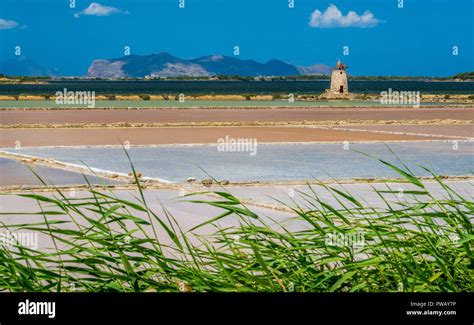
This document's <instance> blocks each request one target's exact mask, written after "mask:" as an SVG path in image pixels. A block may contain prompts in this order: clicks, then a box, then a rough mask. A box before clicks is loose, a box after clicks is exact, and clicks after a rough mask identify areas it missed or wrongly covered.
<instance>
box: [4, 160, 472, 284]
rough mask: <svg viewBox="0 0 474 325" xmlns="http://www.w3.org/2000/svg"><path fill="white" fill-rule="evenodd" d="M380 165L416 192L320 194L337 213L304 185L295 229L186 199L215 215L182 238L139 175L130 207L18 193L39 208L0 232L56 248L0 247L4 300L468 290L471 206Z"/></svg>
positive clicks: (224, 202) (108, 196) (100, 195)
mask: <svg viewBox="0 0 474 325" xmlns="http://www.w3.org/2000/svg"><path fill="white" fill-rule="evenodd" d="M381 162H382V163H384V164H385V165H387V167H388V168H391V169H394V170H396V171H397V172H398V173H399V174H400V175H401V176H403V177H404V178H405V180H406V181H404V182H405V183H408V184H411V188H413V190H406V191H405V192H404V197H405V198H407V199H406V200H403V201H401V202H398V203H393V202H391V201H390V199H389V198H390V197H393V195H394V193H396V192H394V191H393V190H391V189H390V188H389V186H388V185H389V184H388V181H387V189H386V190H377V189H375V188H374V189H373V190H374V191H375V192H376V193H377V195H378V196H379V197H380V199H381V200H382V201H383V202H384V206H382V207H371V206H367V205H366V204H364V203H362V202H360V201H359V200H357V199H356V198H355V197H354V196H352V195H351V194H350V193H347V192H345V191H342V190H340V189H338V188H335V187H331V186H327V185H324V184H320V185H318V186H321V187H324V189H325V190H326V191H328V192H329V193H331V194H332V196H333V197H334V198H335V199H336V200H337V202H338V203H339V204H338V206H333V205H330V204H329V203H327V202H325V201H323V200H322V199H321V198H320V197H319V196H318V194H317V192H316V191H315V190H314V188H313V187H312V186H310V185H308V188H309V190H310V192H309V194H308V193H303V192H301V193H299V195H300V197H301V199H303V201H304V204H303V203H300V204H297V203H296V202H294V204H292V205H291V206H288V205H287V208H288V209H290V210H291V211H292V213H293V220H292V222H294V224H298V225H300V226H301V227H300V228H298V229H299V230H292V231H291V230H289V229H287V228H286V226H285V225H287V224H288V223H285V224H283V223H277V222H274V221H272V220H271V219H269V218H266V217H262V216H259V215H257V214H256V213H255V212H253V211H252V210H250V209H249V208H248V207H247V206H246V205H245V204H244V203H242V202H241V201H240V200H239V199H237V198H236V197H234V196H233V195H231V194H229V193H227V192H225V191H215V192H212V193H206V194H212V195H213V196H214V197H215V199H211V198H210V199H209V200H202V199H198V198H196V196H186V198H185V200H187V201H189V202H192V203H194V204H204V205H208V206H212V207H214V208H218V209H220V210H221V211H220V213H219V214H218V215H216V216H214V217H212V218H209V220H208V221H206V222H204V223H202V224H200V225H198V226H196V227H194V228H193V229H191V230H188V231H183V230H182V229H181V227H180V225H179V223H178V222H177V221H176V219H174V218H173V216H172V215H171V214H170V213H169V212H168V211H167V210H166V209H165V208H163V209H162V211H159V212H158V211H152V210H151V209H150V208H149V207H148V205H147V202H146V200H145V197H144V194H143V192H142V189H141V186H140V180H139V179H138V177H137V176H135V180H136V183H137V192H138V194H139V195H137V197H136V198H135V200H124V199H120V198H118V197H117V196H115V195H114V193H113V192H112V190H110V191H98V190H96V189H94V188H93V187H92V186H90V188H89V190H88V192H87V194H88V195H86V196H85V197H81V198H70V197H68V196H67V195H66V194H64V193H62V192H61V191H60V190H59V189H57V191H56V194H55V196H54V197H51V196H42V195H38V194H21V195H20V196H22V197H26V198H31V199H32V200H36V201H37V202H38V206H39V210H38V211H37V213H36V215H37V217H38V222H35V223H30V224H9V225H7V224H5V223H1V227H2V228H3V229H2V230H9V231H11V232H13V231H35V232H39V233H42V234H43V235H46V236H48V237H49V238H50V239H51V240H52V243H53V245H52V246H53V247H52V248H51V249H42V250H35V249H30V248H27V247H23V246H20V245H14V246H13V247H11V246H5V245H4V246H1V248H0V291H10V292H17V291H39V292H45V291H54V292H69V291H87V292H103V291H118V292H143V291H147V292H148V291H153V292H154V291H158V292H174V291H197V292H290V291H296V292H395V291H405V292H461V291H472V278H473V272H472V270H473V266H474V263H473V252H472V242H473V238H474V237H473V229H472V218H473V212H474V203H473V201H472V199H467V198H464V197H462V196H461V195H459V194H458V193H456V192H455V191H454V190H453V189H451V188H450V187H449V186H448V185H447V184H445V183H444V182H443V181H442V180H441V179H440V178H438V177H436V175H434V174H433V177H434V179H435V180H436V181H437V182H438V183H439V185H440V186H441V187H442V188H443V190H444V191H445V195H444V196H443V198H439V196H437V197H435V196H434V195H432V194H431V193H430V192H429V191H428V190H427V188H426V187H425V184H424V183H423V182H422V181H421V180H420V179H418V178H417V177H416V176H414V175H413V174H412V173H411V172H410V171H409V169H407V168H404V169H401V168H398V167H396V166H394V165H392V164H389V163H387V162H384V161H381ZM132 170H133V172H134V174H135V175H136V173H135V170H134V169H133V165H132ZM392 182H393V181H392ZM199 194H201V196H200V197H202V194H203V193H199ZM300 202H301V201H300ZM17 212H18V214H23V213H21V211H17ZM4 215H10V216H11V215H12V214H11V213H9V214H7V213H4ZM230 217H234V218H236V219H237V221H238V222H237V223H236V225H235V226H232V227H225V228H223V227H222V226H221V225H220V224H219V221H221V220H222V219H223V218H230ZM203 230H205V231H206V233H207V235H206V236H204V235H202V231H203ZM200 233H201V235H200ZM353 239H358V241H356V242H354V240H353ZM354 243H356V244H359V245H354Z"/></svg>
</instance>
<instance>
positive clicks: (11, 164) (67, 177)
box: [0, 158, 120, 186]
mask: <svg viewBox="0 0 474 325" xmlns="http://www.w3.org/2000/svg"><path fill="white" fill-rule="evenodd" d="M28 166H29V167H30V168H32V169H33V171H34V172H35V173H37V174H38V175H39V176H40V177H41V178H42V179H43V181H45V182H46V183H47V184H54V185H77V184H86V181H85V179H84V176H83V175H82V174H79V173H75V172H71V171H66V170H62V169H57V168H49V167H44V166H38V165H31V164H30V165H26V164H23V163H21V162H18V161H16V160H11V159H6V158H0V169H1V173H0V186H12V185H41V184H42V183H41V181H40V180H39V179H38V177H36V176H35V175H34V173H33V172H32V171H31V170H30V169H28ZM86 177H87V180H88V181H89V182H90V183H91V184H98V185H101V184H119V183H120V182H118V181H112V180H108V179H104V178H100V177H95V176H89V175H87V176H86Z"/></svg>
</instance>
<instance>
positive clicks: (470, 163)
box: [8, 141, 474, 182]
mask: <svg viewBox="0 0 474 325" xmlns="http://www.w3.org/2000/svg"><path fill="white" fill-rule="evenodd" d="M8 150H9V151H11V152H16V153H20V154H27V155H33V156H38V157H43V158H54V159H56V160H59V161H64V162H68V163H73V164H78V165H86V166H89V167H93V168H98V169H103V170H109V171H114V172H120V173H129V172H130V171H131V167H130V162H129V161H128V159H127V156H126V154H125V152H124V151H125V149H124V148H122V147H78V148H75V147H62V148H61V147H55V148H53V147H44V148H24V149H8ZM392 151H393V153H392ZM127 152H128V154H129V156H130V157H131V160H132V162H133V165H134V167H135V169H136V170H137V171H138V172H140V173H142V174H143V176H145V177H152V178H159V179H162V180H167V181H172V182H183V181H185V180H186V179H187V178H188V177H196V178H197V179H201V178H208V177H213V178H216V179H219V180H222V179H225V180H229V181H294V180H310V179H330V178H334V179H341V178H371V177H392V176H399V175H398V174H397V173H396V172H395V171H394V170H393V169H391V168H390V167H388V166H387V165H385V164H384V163H381V162H380V161H378V160H377V159H382V160H384V161H387V162H390V163H394V164H395V165H397V166H399V167H401V166H402V163H401V162H400V161H399V159H400V160H401V161H402V162H403V163H405V164H406V165H407V166H408V167H409V168H410V169H411V170H412V172H413V173H414V174H416V175H420V176H421V175H429V172H427V171H426V170H424V169H423V168H421V167H420V166H423V167H426V168H428V169H430V170H432V171H433V172H435V173H437V174H439V175H449V176H459V175H472V173H473V170H474V142H471V141H457V142H453V141H427V142H396V143H389V144H383V143H349V144H347V143H346V144H342V143H341V144H322V143H311V144H258V146H257V150H256V154H255V155H250V153H249V152H245V151H244V152H226V151H222V150H218V147H217V146H216V145H203V146H201V145H196V146H187V145H181V146H179V145H178V146H152V147H150V146H147V147H131V148H129V149H128V150H127ZM361 152H362V153H361ZM363 153H365V154H369V155H371V156H372V157H369V156H367V155H365V154H363Z"/></svg>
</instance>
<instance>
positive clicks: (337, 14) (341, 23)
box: [309, 4, 381, 28]
mask: <svg viewBox="0 0 474 325" xmlns="http://www.w3.org/2000/svg"><path fill="white" fill-rule="evenodd" d="M380 22H381V21H380V20H379V19H377V18H375V16H374V15H373V14H372V13H371V12H370V11H368V10H367V11H365V12H364V13H363V14H362V15H358V14H357V13H356V12H355V11H349V12H348V13H347V15H345V16H344V15H343V14H342V13H341V11H340V10H339V9H338V8H337V7H336V6H335V5H333V4H331V5H329V7H328V8H327V9H326V11H324V12H321V11H319V10H315V11H314V12H313V13H312V14H311V19H310V21H309V25H310V26H311V27H315V28H338V27H342V28H345V27H359V28H370V27H375V26H377V25H378V24H379V23H380Z"/></svg>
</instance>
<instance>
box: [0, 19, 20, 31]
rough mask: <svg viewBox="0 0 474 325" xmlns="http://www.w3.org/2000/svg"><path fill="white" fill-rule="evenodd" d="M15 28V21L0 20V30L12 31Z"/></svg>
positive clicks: (16, 25)
mask: <svg viewBox="0 0 474 325" xmlns="http://www.w3.org/2000/svg"><path fill="white" fill-rule="evenodd" d="M15 27H18V23H17V22H16V21H13V20H6V19H2V18H0V29H12V28H15Z"/></svg>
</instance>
